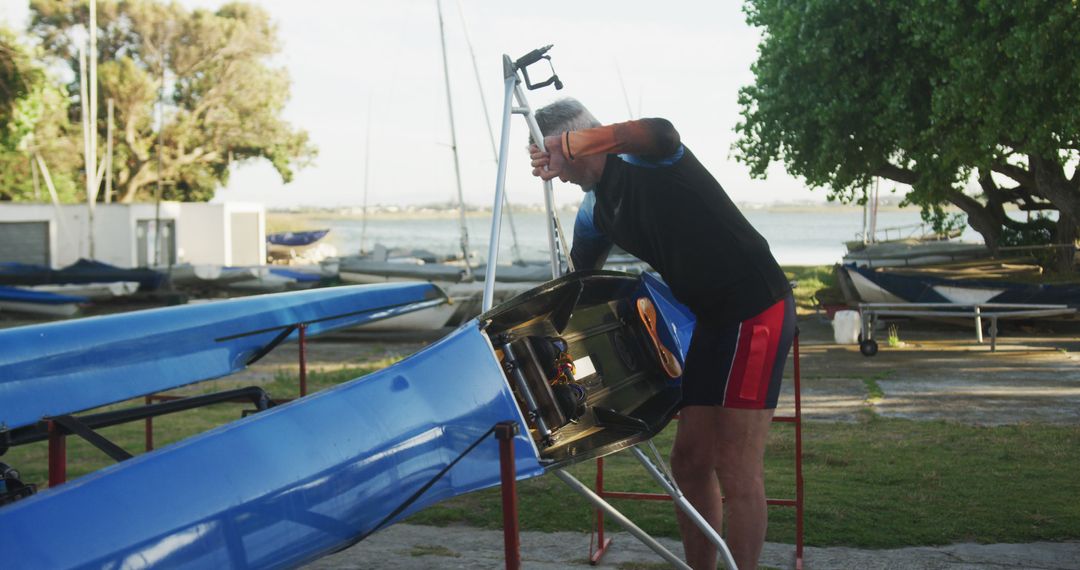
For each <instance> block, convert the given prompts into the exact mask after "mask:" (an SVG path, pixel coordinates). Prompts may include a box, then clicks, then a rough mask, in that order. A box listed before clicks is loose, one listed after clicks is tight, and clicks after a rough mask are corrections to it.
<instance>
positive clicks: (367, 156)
mask: <svg viewBox="0 0 1080 570" xmlns="http://www.w3.org/2000/svg"><path fill="white" fill-rule="evenodd" d="M370 172H371V98H370V97H368V106H367V134H366V135H365V136H364V209H363V210H362V211H363V214H362V216H363V217H362V219H361V224H360V253H361V255H362V254H363V253H364V239H365V238H366V237H367V220H368V209H367V205H368V180H370V179H371V176H370Z"/></svg>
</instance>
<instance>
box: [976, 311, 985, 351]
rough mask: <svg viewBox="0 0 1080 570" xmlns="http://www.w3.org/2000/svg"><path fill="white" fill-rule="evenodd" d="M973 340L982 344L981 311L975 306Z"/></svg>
mask: <svg viewBox="0 0 1080 570" xmlns="http://www.w3.org/2000/svg"><path fill="white" fill-rule="evenodd" d="M975 340H977V341H978V342H979V344H982V343H983V334H982V309H981V308H980V307H979V306H978V305H975Z"/></svg>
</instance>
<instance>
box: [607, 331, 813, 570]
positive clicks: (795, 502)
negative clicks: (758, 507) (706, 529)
mask: <svg viewBox="0 0 1080 570" xmlns="http://www.w3.org/2000/svg"><path fill="white" fill-rule="evenodd" d="M793 355H794V358H795V364H794V392H795V414H794V415H791V416H774V417H773V422H774V423H789V424H794V426H795V498H794V499H767V501H766V503H767V504H769V505H773V506H783V507H794V508H795V569H796V570H802V567H803V513H804V510H803V475H802V397H801V396H802V395H801V385H800V374H799V335H798V333H797V332H796V334H795V342H794V345H793ZM596 494H597V495H599V496H601V497H603V498H605V499H627V500H633V501H670V500H671V496H669V495H666V494H663V493H633V492H624V491H607V490H604V458H603V457H599V458H597V459H596ZM610 546H611V539H610V538H607V537H605V536H604V512H603V511H601V510H599V509H597V511H596V529H595V531H594V532H593V534H592V536H591V537H590V540H589V563H590V564H592V565H594V566H595V565H596V564H598V563H599V562H600V558H601V557H603V556H604V553H606V552H607V550H608V548H609V547H610Z"/></svg>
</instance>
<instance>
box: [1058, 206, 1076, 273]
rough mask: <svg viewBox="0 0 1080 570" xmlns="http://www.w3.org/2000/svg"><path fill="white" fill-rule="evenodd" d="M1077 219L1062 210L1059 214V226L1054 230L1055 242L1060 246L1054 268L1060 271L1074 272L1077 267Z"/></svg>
mask: <svg viewBox="0 0 1080 570" xmlns="http://www.w3.org/2000/svg"><path fill="white" fill-rule="evenodd" d="M1076 222H1077V220H1076V218H1073V217H1072V216H1070V215H1068V214H1066V213H1065V212H1061V213H1060V215H1059V216H1058V221H1057V226H1056V228H1055V232H1054V238H1055V239H1054V242H1055V244H1056V245H1059V246H1062V247H1058V248H1057V251H1056V252H1055V253H1056V256H1055V259H1056V262H1057V263H1056V264H1055V266H1054V269H1056V270H1057V271H1058V273H1072V272H1073V271H1074V270H1075V269H1076V267H1075V266H1076V239H1077V237H1078V235H1077V233H1078V232H1077V230H1078V229H1080V228H1078V227H1077V223H1076Z"/></svg>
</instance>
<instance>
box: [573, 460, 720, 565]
mask: <svg viewBox="0 0 1080 570" xmlns="http://www.w3.org/2000/svg"><path fill="white" fill-rule="evenodd" d="M554 473H555V476H556V477H558V478H559V479H562V482H563V483H566V484H567V486H569V487H570V488H571V489H572V490H573V491H574V492H576V493H577V494H579V495H581V496H582V497H584V498H585V500H587V501H589V502H590V503H592V504H593V505H594V506H595V507H596V508H598V509H601V510H602V511H604V512H605V513H607V515H608V516H610V517H611V518H613V519H615V522H617V523H619V525H620V526H622V527H623V528H624V529H626V531H627V532H629V533H630V534H632V535H634V537H635V538H637V539H638V540H640V541H641V542H642V544H644V545H645V546H648V547H649V548H650V549H652V551H653V552H655V553H656V554H658V555H659V556H660V557H661V558H663V559H664V560H666V561H667V562H668V563H670V564H671V565H672V566H674V567H676V568H678V569H679V570H692V569H691V568H690V566H688V565H687V564H686V563H685V562H683V561H682V559H680V558H679V557H678V556H675V555H674V554H673V553H672V552H671V551H670V550H668V549H666V548H664V545H662V544H660V543H659V542H657V540H656V539H655V538H653V537H651V536H649V533H647V532H645V531H644V530H641V527H639V526H637V525H636V524H634V523H633V522H632V521H631V520H630V519H628V518H626V515H624V514H622V513H620V512H619V511H618V510H617V509H616V508H615V507H613V506H611V504H610V503H608V502H607V501H605V500H604V499H603V498H601V497H600V496H599V495H597V494H596V493H594V492H593V490H592V489H590V488H588V487H587V486H585V484H584V483H582V482H581V481H578V480H577V479H575V478H574V476H573V475H571V474H569V473H567V472H566V471H563V470H562V469H556V470H555V471H554ZM691 508H693V507H691ZM695 512H696V511H695ZM699 516H700V515H699ZM732 568H734V566H733V567H732Z"/></svg>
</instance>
